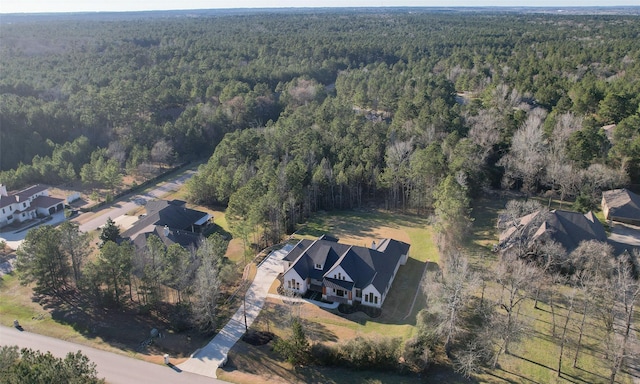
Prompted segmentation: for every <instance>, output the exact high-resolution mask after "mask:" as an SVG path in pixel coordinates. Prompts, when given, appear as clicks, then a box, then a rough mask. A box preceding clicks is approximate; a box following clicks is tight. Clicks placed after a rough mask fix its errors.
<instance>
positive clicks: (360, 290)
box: [283, 235, 410, 308]
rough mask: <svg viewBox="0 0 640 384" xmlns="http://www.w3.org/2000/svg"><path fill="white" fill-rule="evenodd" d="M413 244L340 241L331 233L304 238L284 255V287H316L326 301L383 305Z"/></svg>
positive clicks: (294, 289) (300, 291)
mask: <svg viewBox="0 0 640 384" xmlns="http://www.w3.org/2000/svg"><path fill="white" fill-rule="evenodd" d="M409 247H410V245H409V244H407V243H404V242H402V241H398V240H393V239H382V240H380V241H379V242H378V243H376V242H374V243H373V244H372V245H371V247H369V248H367V247H360V246H354V245H348V244H341V243H339V242H338V239H336V238H333V237H331V236H327V235H324V236H321V237H319V238H318V239H316V240H311V239H303V240H301V241H299V242H298V244H296V245H295V246H294V247H293V249H291V251H289V253H288V254H287V255H286V256H285V257H284V258H283V262H284V275H283V284H284V289H286V290H288V291H290V292H294V293H298V294H305V293H307V292H308V291H315V292H319V293H321V294H322V298H323V299H325V300H327V301H333V302H339V303H344V304H352V305H353V304H356V303H360V304H363V305H368V306H371V307H377V308H380V307H382V304H383V303H384V300H385V298H386V296H387V294H388V293H389V290H390V289H391V285H392V283H393V280H394V278H395V276H396V274H397V272H398V269H399V268H400V266H401V265H404V264H405V263H406V262H407V258H408V255H409Z"/></svg>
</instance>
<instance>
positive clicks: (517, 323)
mask: <svg viewBox="0 0 640 384" xmlns="http://www.w3.org/2000/svg"><path fill="white" fill-rule="evenodd" d="M495 275H496V279H497V281H498V283H499V284H500V286H501V295H500V303H499V308H501V309H503V310H504V312H505V315H502V314H500V313H499V312H496V313H495V315H494V316H493V318H492V321H491V325H490V327H491V329H492V330H493V331H494V334H493V336H494V338H495V339H497V340H498V342H497V344H498V345H497V346H498V350H497V351H496V354H495V359H494V361H493V366H494V367H495V366H496V365H497V364H498V359H499V357H500V355H501V354H502V353H503V352H504V353H509V345H510V344H511V342H513V341H515V340H517V339H518V338H519V337H522V336H523V335H524V334H525V332H524V328H525V327H526V324H525V321H524V319H522V318H520V316H519V314H520V305H521V304H522V301H523V300H524V299H525V298H527V297H528V295H529V289H530V286H531V283H532V282H533V281H534V280H535V279H536V275H537V271H536V269H535V268H534V267H532V266H529V265H527V263H525V262H524V261H522V260H520V259H518V258H509V259H506V258H505V259H504V260H502V261H501V262H500V264H499V265H498V266H497V268H496V270H495Z"/></svg>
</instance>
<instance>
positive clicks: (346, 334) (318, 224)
mask: <svg viewBox="0 0 640 384" xmlns="http://www.w3.org/2000/svg"><path fill="white" fill-rule="evenodd" d="M323 234H329V235H333V236H336V237H338V238H339V240H340V242H342V243H347V244H352V245H358V246H370V245H371V242H372V241H374V240H376V241H377V240H378V239H381V238H385V237H390V238H394V239H397V240H401V241H405V242H407V243H410V244H411V249H410V251H409V255H410V257H409V260H408V261H407V264H406V265H404V266H402V267H400V269H399V270H398V275H397V276H396V278H395V280H394V283H393V286H392V288H391V290H390V292H389V295H388V296H387V298H386V300H385V302H384V305H383V311H382V315H381V316H380V317H377V318H370V317H369V316H367V315H365V314H364V313H362V312H356V313H354V314H350V315H345V314H340V313H339V312H338V311H337V310H326V309H321V308H318V307H317V306H315V305H311V304H296V305H291V304H285V303H283V302H282V301H281V300H271V299H270V300H269V301H268V302H267V305H266V306H265V308H264V309H263V310H262V312H261V314H260V316H259V318H258V319H257V321H256V322H255V323H254V326H253V328H254V329H256V330H260V331H270V332H273V333H275V334H276V335H279V336H286V335H287V332H289V329H288V328H287V327H286V325H285V324H288V321H289V320H288V319H289V316H290V314H291V312H295V313H296V314H298V316H300V318H301V319H302V322H303V325H304V327H305V331H306V332H307V335H308V337H309V339H310V340H311V341H312V342H323V343H328V344H333V343H337V342H338V341H344V340H348V339H351V338H354V337H356V336H360V335H361V336H366V337H374V338H375V337H399V338H401V339H403V340H406V339H408V338H410V337H411V336H413V335H414V332H415V322H416V314H417V313H418V311H419V310H420V309H422V308H424V305H425V300H424V296H423V294H422V292H421V290H420V280H421V278H422V275H423V273H424V271H425V270H429V269H433V268H437V265H436V264H435V263H436V262H437V261H438V260H439V259H438V253H437V250H436V248H435V245H434V244H433V241H432V237H433V233H432V229H431V227H430V226H429V222H428V220H426V219H425V218H422V217H418V216H412V215H403V214H397V213H390V212H385V211H351V212H338V213H330V214H329V213H324V214H319V215H317V216H316V217H315V218H313V219H312V221H311V222H309V223H308V224H306V225H305V226H304V227H303V228H301V229H300V230H298V231H297V232H296V236H295V237H296V238H298V239H300V238H317V237H318V236H320V235H323ZM414 297H415V298H416V299H415V303H414ZM218 372H219V377H220V378H222V379H224V380H229V381H232V382H238V383H262V382H282V383H285V382H286V383H291V382H300V383H306V382H317V383H320V382H322V383H344V382H354V383H419V382H423V381H422V379H421V378H418V377H415V376H403V375H398V374H390V373H384V374H383V373H380V372H365V371H349V370H344V369H335V368H332V369H328V368H321V367H320V368H314V367H306V368H297V369H295V370H294V369H292V367H290V366H289V365H288V364H286V363H283V362H281V361H280V358H279V357H278V356H275V355H274V354H273V352H272V351H271V350H270V346H268V345H267V346H259V347H256V346H252V345H249V344H246V343H244V342H239V343H237V344H236V346H234V348H233V349H232V351H231V353H230V355H229V365H228V366H227V368H225V369H223V370H219V371H218ZM438 374H440V375H443V376H442V378H446V379H444V380H441V381H442V382H458V381H460V380H461V379H460V378H459V377H457V376H456V375H454V374H452V373H451V372H450V371H445V372H441V373H437V374H436V375H438Z"/></svg>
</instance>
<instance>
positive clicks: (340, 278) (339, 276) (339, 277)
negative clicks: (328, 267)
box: [338, 272, 342, 280]
mask: <svg viewBox="0 0 640 384" xmlns="http://www.w3.org/2000/svg"><path fill="white" fill-rule="evenodd" d="M338 280H342V276H341V274H340V272H338Z"/></svg>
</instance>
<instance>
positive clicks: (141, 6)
mask: <svg viewBox="0 0 640 384" xmlns="http://www.w3.org/2000/svg"><path fill="white" fill-rule="evenodd" d="M613 5H638V6H640V0H448V1H442V0H234V1H229V0H227V1H222V0H0V13H14V12H31V13H32V12H94V11H142V10H168V9H210V8H274V7H380V6H384V7H393V6H425V7H455V6H529V7H547V6H550V7H563V6H613Z"/></svg>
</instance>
